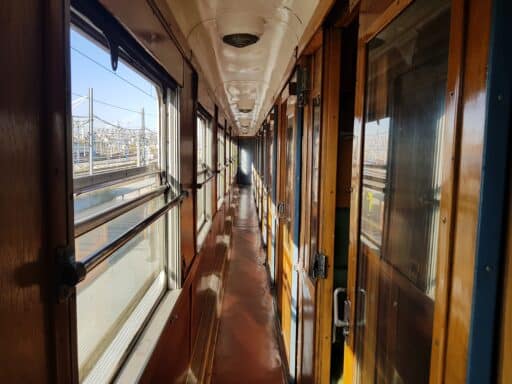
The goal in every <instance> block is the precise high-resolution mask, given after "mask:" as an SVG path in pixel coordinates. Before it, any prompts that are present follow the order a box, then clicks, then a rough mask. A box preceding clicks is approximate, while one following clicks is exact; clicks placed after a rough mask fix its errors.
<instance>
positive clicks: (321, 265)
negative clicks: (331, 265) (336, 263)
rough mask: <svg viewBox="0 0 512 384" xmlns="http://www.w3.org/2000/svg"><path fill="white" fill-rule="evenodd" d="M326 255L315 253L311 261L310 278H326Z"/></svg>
mask: <svg viewBox="0 0 512 384" xmlns="http://www.w3.org/2000/svg"><path fill="white" fill-rule="evenodd" d="M327 267H328V265H327V256H326V255H324V254H322V253H320V252H318V253H317V254H316V255H315V261H314V262H313V269H312V271H311V272H312V276H311V277H312V278H313V279H325V278H327Z"/></svg>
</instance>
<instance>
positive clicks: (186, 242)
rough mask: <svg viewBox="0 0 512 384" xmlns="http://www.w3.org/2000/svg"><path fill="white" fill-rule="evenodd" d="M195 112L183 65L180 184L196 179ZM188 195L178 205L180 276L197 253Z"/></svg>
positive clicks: (193, 82) (191, 81)
mask: <svg viewBox="0 0 512 384" xmlns="http://www.w3.org/2000/svg"><path fill="white" fill-rule="evenodd" d="M196 112H197V75H196V73H195V71H194V70H193V69H192V68H190V67H188V66H186V67H185V76H184V87H183V88H182V89H181V92H180V166H181V184H182V185H184V186H189V187H190V186H192V185H195V182H196V178H197V156H196V145H197V143H196V140H197V134H196V130H197V128H196ZM189 192H190V195H189V196H188V198H187V199H185V200H184V201H183V203H182V205H181V210H180V212H181V255H182V268H183V276H184V278H185V277H186V273H187V270H188V268H189V267H190V265H191V263H192V260H193V258H194V256H195V254H196V223H195V220H196V207H195V201H196V196H195V195H196V191H195V189H194V188H190V189H189Z"/></svg>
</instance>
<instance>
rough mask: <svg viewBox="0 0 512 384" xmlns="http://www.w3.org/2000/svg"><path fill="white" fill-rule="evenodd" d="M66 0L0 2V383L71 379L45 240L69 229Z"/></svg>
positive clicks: (63, 306)
mask: <svg viewBox="0 0 512 384" xmlns="http://www.w3.org/2000/svg"><path fill="white" fill-rule="evenodd" d="M66 5H67V3H66V2H65V1H60V0H49V1H37V0H23V1H3V2H1V3H0V45H1V46H2V50H3V52H4V53H3V54H2V55H0V68H2V74H1V83H2V86H1V89H0V105H1V111H2V112H1V113H0V127H1V132H2V138H1V139H0V185H1V186H2V188H0V211H1V212H2V214H1V215H0V249H1V252H0V340H1V343H2V346H3V348H2V350H1V351H0V367H1V369H0V382H3V383H14V382H27V383H36V382H37V383H55V382H73V380H75V379H76V377H74V376H73V372H72V370H73V367H74V364H73V359H72V358H71V345H70V338H72V337H73V335H72V333H73V332H72V329H73V326H72V325H71V323H70V321H71V320H72V319H70V318H69V314H70V312H69V310H70V309H71V310H73V308H74V306H73V305H74V303H73V302H72V301H68V302H65V303H58V302H57V300H56V298H57V290H56V285H55V282H56V275H57V273H56V272H57V270H56V264H55V261H56V258H55V247H56V244H59V245H63V246H65V245H67V243H68V242H69V238H68V236H69V235H70V231H69V228H68V220H69V217H68V214H69V212H68V211H67V209H68V207H69V205H68V200H67V196H66V192H67V186H68V185H69V184H68V182H69V180H68V181H66V177H67V175H66V165H65V163H60V164H56V163H55V162H56V161H59V160H62V159H63V158H65V156H66V141H67V137H66V127H67V123H68V121H67V113H66V112H67V110H66V108H67V103H68V99H67V95H68V93H67V92H69V88H68V83H67V80H68V79H69V77H68V71H67V68H66V67H67V63H68V57H69V56H68V55H67V52H68V51H67V49H68V48H67V45H66V44H67V28H65V27H64V26H65V23H66V21H67V20H68V17H67V13H66ZM49 55H52V56H51V57H50V56H49ZM53 65H54V67H52V66H53ZM54 183H57V184H54ZM54 193H55V195H54ZM57 322H60V323H58V324H57ZM57 348H60V349H59V350H58V351H59V352H60V354H59V353H58V352H57Z"/></svg>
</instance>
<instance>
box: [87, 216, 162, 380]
mask: <svg viewBox="0 0 512 384" xmlns="http://www.w3.org/2000/svg"><path fill="white" fill-rule="evenodd" d="M108 226H110V224H108ZM101 230H103V228H101ZM164 236H165V221H164V219H163V218H162V219H159V220H158V221H157V222H155V223H154V224H153V225H151V226H150V227H149V228H147V229H146V230H145V231H144V232H142V233H141V234H139V235H138V236H137V237H135V238H134V239H133V240H131V241H130V242H129V243H127V244H126V245H125V246H124V247H122V248H121V249H120V250H118V251H117V252H116V253H115V254H114V255H113V256H112V257H110V258H109V259H108V260H106V261H105V262H104V263H102V264H101V265H100V266H98V267H97V268H96V269H95V270H93V272H92V273H91V275H90V276H89V275H88V276H87V279H86V280H85V281H84V282H82V283H81V284H79V285H78V287H77V326H78V327H77V337H78V363H79V372H80V379H81V381H82V380H84V378H86V377H87V376H88V375H89V374H91V372H93V376H94V370H97V369H101V364H100V365H96V363H97V362H98V360H99V359H100V358H101V357H102V355H103V354H104V353H105V351H106V350H107V349H108V348H109V346H110V345H111V343H112V341H113V340H114V339H115V338H116V337H117V336H118V334H119V333H120V332H121V330H123V331H125V332H126V331H128V332H129V333H130V332H131V333H132V334H130V335H127V336H126V338H123V340H124V341H127V342H129V341H130V340H131V339H132V338H133V336H135V332H136V331H137V330H138V327H128V328H123V327H124V326H125V324H126V323H127V321H133V319H131V316H132V314H133V313H134V310H135V308H137V306H138V304H139V302H141V300H142V298H143V297H144V296H145V295H146V294H147V293H148V292H150V288H151V290H152V291H151V292H150V293H152V294H153V295H155V294H156V296H157V297H158V294H159V293H160V292H162V290H163V289H164V283H163V282H161V283H160V282H159V281H157V279H158V278H159V275H160V273H161V272H162V271H163V268H164V263H163V261H164V254H165V247H164V244H165V243H164V238H165V237H164ZM79 242H80V239H78V241H77V243H79ZM163 281H165V278H164V280H163ZM155 284H156V285H155ZM153 291H155V292H153ZM153 299H155V298H153ZM151 304H152V303H151ZM146 315H147V314H146ZM135 317H140V315H139V316H138V315H137V314H135ZM141 317H142V318H144V317H145V316H141ZM132 328H134V329H132ZM132 331H133V332H132ZM125 339H126V340H125ZM123 340H121V342H124V341H123ZM127 347H128V345H126V346H125V348H127ZM116 350H117V349H116ZM110 363H112V361H110ZM98 375H99V377H101V376H102V375H101V374H98ZM89 381H91V380H89ZM93 381H94V380H93Z"/></svg>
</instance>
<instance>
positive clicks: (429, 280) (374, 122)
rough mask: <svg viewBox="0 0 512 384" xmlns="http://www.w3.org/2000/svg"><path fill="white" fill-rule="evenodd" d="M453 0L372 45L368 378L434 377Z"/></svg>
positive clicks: (365, 306)
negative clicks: (432, 355)
mask: <svg viewBox="0 0 512 384" xmlns="http://www.w3.org/2000/svg"><path fill="white" fill-rule="evenodd" d="M449 32H450V2H449V1H448V0H417V1H415V2H414V3H413V4H412V5H411V6H410V7H409V8H408V9H406V10H405V11H404V12H403V13H402V14H401V15H400V16H398V17H397V18H396V19H395V20H394V21H392V22H391V24H389V25H388V26H387V27H386V28H385V29H383V30H382V31H381V32H380V33H379V34H378V35H377V36H376V37H375V38H374V39H372V40H371V41H370V43H369V44H368V66H367V68H368V72H367V81H366V109H365V110H366V115H365V138H364V140H365V141H364V152H363V156H364V159H363V173H362V174H363V180H362V184H363V185H362V196H361V204H362V209H361V234H360V241H361V247H360V248H361V252H360V256H359V269H358V273H359V276H358V288H359V292H358V294H359V300H358V303H359V308H358V317H359V319H358V320H359V324H361V325H362V327H361V329H360V330H358V335H357V336H356V337H357V343H358V344H357V347H358V357H359V363H360V366H361V367H362V374H363V377H362V382H365V383H366V382H379V383H381V382H382V383H428V381H429V370H430V350H431V342H432V326H433V313H434V293H435V283H436V259H437V242H438V227H439V200H440V183H441V177H440V176H441V163H442V159H441V146H442V137H443V134H444V120H445V119H444V114H445V93H446V78H447V69H448V48H449Z"/></svg>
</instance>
